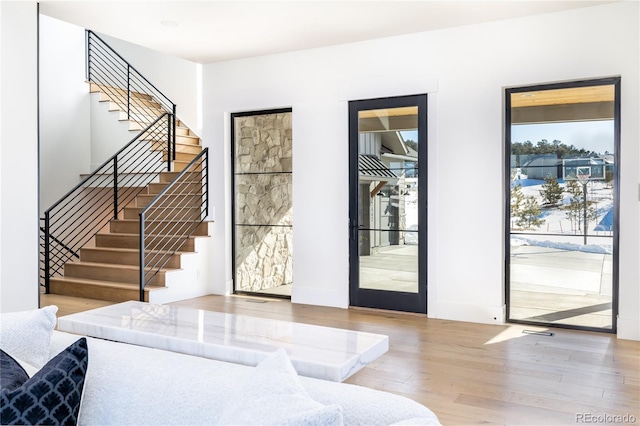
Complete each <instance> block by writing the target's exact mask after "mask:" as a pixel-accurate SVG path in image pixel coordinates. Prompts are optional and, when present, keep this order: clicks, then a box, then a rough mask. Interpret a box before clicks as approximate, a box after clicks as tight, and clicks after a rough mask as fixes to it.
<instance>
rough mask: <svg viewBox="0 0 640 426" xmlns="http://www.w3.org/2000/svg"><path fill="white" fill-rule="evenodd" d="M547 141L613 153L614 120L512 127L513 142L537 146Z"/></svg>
mask: <svg viewBox="0 0 640 426" xmlns="http://www.w3.org/2000/svg"><path fill="white" fill-rule="evenodd" d="M542 139H546V140H548V141H549V142H553V140H554V139H558V140H559V141H562V142H563V143H564V144H565V145H574V146H575V147H576V148H578V149H579V148H584V149H586V150H589V151H595V152H598V153H604V152H605V151H609V152H610V153H612V152H613V120H606V121H579V122H570V123H544V124H517V125H513V126H511V141H512V142H524V141H527V140H529V141H531V142H533V143H534V144H536V143H537V142H538V141H540V140H542Z"/></svg>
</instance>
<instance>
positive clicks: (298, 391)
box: [218, 349, 342, 425]
mask: <svg viewBox="0 0 640 426" xmlns="http://www.w3.org/2000/svg"><path fill="white" fill-rule="evenodd" d="M218 423H219V424H261V425H341V424H342V408H341V407H340V406H339V405H337V404H331V405H326V406H325V405H323V404H320V403H318V402H316V401H314V400H313V399H311V397H309V394H308V393H307V391H306V390H305V389H304V387H303V386H302V384H301V383H300V380H299V379H298V374H297V373H296V371H295V369H294V368H293V365H292V364H291V361H290V360H289V358H288V356H287V353H286V351H285V350H284V349H279V350H277V351H275V352H274V353H272V354H270V355H269V356H267V357H266V358H265V359H264V360H263V361H262V362H261V363H260V364H259V365H258V366H257V367H256V368H255V371H254V374H252V375H251V377H250V379H249V380H247V381H245V382H244V383H241V384H239V385H238V386H237V387H236V388H235V389H234V390H233V392H232V396H231V398H229V399H227V404H226V406H225V409H224V411H223V413H222V416H221V417H220V419H219V420H218Z"/></svg>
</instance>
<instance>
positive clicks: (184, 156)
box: [162, 151, 198, 163]
mask: <svg viewBox="0 0 640 426" xmlns="http://www.w3.org/2000/svg"><path fill="white" fill-rule="evenodd" d="M197 156H198V154H191V153H188V152H176V158H175V161H185V162H186V163H190V162H191V161H192V160H193V159H194V158H196V157H197ZM162 160H163V161H167V153H166V151H165V152H163V154H162Z"/></svg>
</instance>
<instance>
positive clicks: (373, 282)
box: [358, 106, 419, 293]
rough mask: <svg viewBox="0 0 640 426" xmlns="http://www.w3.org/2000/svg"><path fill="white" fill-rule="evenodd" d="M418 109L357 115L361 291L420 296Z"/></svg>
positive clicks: (411, 108)
mask: <svg viewBox="0 0 640 426" xmlns="http://www.w3.org/2000/svg"><path fill="white" fill-rule="evenodd" d="M418 151H419V150H418V107H417V106H410V107H400V108H385V109H376V110H364V111H359V112H358V172H359V174H358V185H359V192H358V197H359V200H358V201H359V203H358V216H359V228H358V246H359V247H358V248H359V268H360V271H359V272H360V273H359V277H360V281H359V286H360V288H364V289H375V290H388V291H399V292H408V293H418V283H419V277H418V208H417V201H418V169H417V164H418Z"/></svg>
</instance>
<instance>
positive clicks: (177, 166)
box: [172, 160, 202, 172]
mask: <svg viewBox="0 0 640 426" xmlns="http://www.w3.org/2000/svg"><path fill="white" fill-rule="evenodd" d="M188 165H189V162H186V161H180V160H176V161H174V162H173V167H172V170H173V171H174V172H181V171H183V170H184V169H186V168H187V166H188ZM189 170H194V171H202V165H196V166H195V167H193V168H191V169H189Z"/></svg>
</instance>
